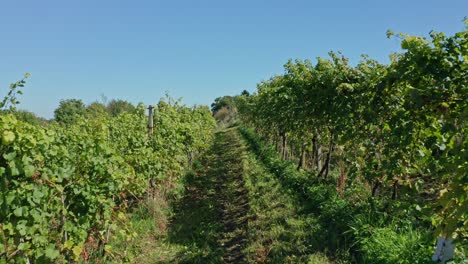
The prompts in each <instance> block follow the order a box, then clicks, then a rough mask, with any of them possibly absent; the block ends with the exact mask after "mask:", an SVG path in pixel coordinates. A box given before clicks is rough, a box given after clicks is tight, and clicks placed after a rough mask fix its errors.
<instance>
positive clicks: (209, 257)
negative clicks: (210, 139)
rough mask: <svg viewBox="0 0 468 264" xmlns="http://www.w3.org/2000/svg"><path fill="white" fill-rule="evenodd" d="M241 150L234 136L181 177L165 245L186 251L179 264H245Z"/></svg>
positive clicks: (221, 135) (222, 136) (225, 135)
mask: <svg viewBox="0 0 468 264" xmlns="http://www.w3.org/2000/svg"><path fill="white" fill-rule="evenodd" d="M244 157H245V150H244V148H243V146H242V144H241V142H240V140H239V136H238V134H237V133H236V131H235V130H227V131H222V132H218V133H216V136H215V141H214V144H213V146H212V148H211V149H210V151H208V153H207V154H206V155H205V156H204V157H203V158H202V159H201V161H200V164H198V165H197V166H196V168H195V169H194V172H193V173H192V174H191V175H189V176H188V177H187V182H186V183H185V184H186V194H185V196H184V197H183V199H180V200H179V201H178V202H177V203H176V204H175V205H174V217H173V219H172V222H171V227H170V229H169V234H168V236H169V241H170V242H171V243H177V244H181V245H184V246H185V247H186V248H187V250H185V251H183V252H181V253H180V254H179V255H178V256H177V257H176V259H177V261H178V262H180V263H245V262H246V256H245V255H244V248H245V245H246V244H247V243H246V242H247V241H246V240H247V223H248V213H249V203H248V193H247V190H246V189H245V184H244V181H243V173H244V171H243V159H244Z"/></svg>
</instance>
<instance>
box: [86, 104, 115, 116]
mask: <svg viewBox="0 0 468 264" xmlns="http://www.w3.org/2000/svg"><path fill="white" fill-rule="evenodd" d="M108 116H109V112H108V111H107V107H106V106H105V105H104V104H103V103H99V102H92V103H91V104H89V105H88V106H87V107H86V117H88V118H105V117H108Z"/></svg>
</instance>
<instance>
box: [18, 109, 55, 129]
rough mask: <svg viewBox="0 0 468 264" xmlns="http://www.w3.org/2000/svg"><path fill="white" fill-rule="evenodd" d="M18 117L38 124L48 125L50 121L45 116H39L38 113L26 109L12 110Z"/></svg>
mask: <svg viewBox="0 0 468 264" xmlns="http://www.w3.org/2000/svg"><path fill="white" fill-rule="evenodd" d="M11 113H12V114H14V115H15V116H16V118H17V119H19V120H21V121H23V122H26V123H29V124H32V125H36V126H44V125H47V123H48V121H47V119H45V118H42V117H38V116H37V115H36V114H34V113H33V112H30V111H26V110H14V111H11Z"/></svg>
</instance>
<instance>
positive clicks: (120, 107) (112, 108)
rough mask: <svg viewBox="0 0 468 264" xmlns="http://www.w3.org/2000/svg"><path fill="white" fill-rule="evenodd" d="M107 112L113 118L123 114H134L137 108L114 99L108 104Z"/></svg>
mask: <svg viewBox="0 0 468 264" xmlns="http://www.w3.org/2000/svg"><path fill="white" fill-rule="evenodd" d="M107 111H108V113H109V114H110V115H111V116H113V117H114V116H118V115H120V114H121V113H134V112H135V106H134V105H132V104H131V103H130V102H127V101H125V100H120V99H118V100H116V99H112V100H111V101H110V102H109V103H108V104H107Z"/></svg>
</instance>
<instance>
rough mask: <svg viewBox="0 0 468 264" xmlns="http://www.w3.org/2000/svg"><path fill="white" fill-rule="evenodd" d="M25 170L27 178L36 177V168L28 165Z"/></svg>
mask: <svg viewBox="0 0 468 264" xmlns="http://www.w3.org/2000/svg"><path fill="white" fill-rule="evenodd" d="M23 170H24V175H25V176H26V177H31V176H33V175H34V172H35V171H36V168H34V166H32V165H26V166H24V167H23Z"/></svg>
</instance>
